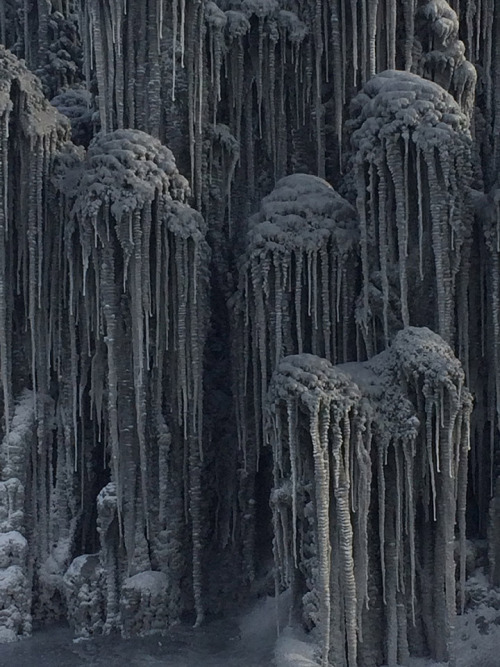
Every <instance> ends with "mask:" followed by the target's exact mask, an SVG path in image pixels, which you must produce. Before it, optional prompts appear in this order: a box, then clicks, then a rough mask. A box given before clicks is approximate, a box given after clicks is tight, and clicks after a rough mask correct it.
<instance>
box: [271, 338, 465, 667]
mask: <svg viewBox="0 0 500 667" xmlns="http://www.w3.org/2000/svg"><path fill="white" fill-rule="evenodd" d="M463 383H464V374H463V371H462V369H461V366H460V363H459V362H458V361H457V359H456V358H455V357H454V355H453V352H452V350H451V348H450V347H449V346H448V345H446V343H444V341H443V340H442V339H441V338H440V337H439V336H437V335H436V334H434V333H432V332H431V331H430V330H429V329H425V328H423V329H416V328H412V327H408V328H406V329H404V330H402V331H401V332H400V333H398V334H397V335H396V337H395V338H394V341H393V344H392V346H391V347H390V348H389V349H388V350H387V351H385V352H382V353H381V354H379V355H377V356H376V357H373V358H372V359H371V360H370V361H368V362H361V363H349V364H343V365H340V366H337V367H335V366H333V365H332V364H330V363H329V362H328V361H327V360H326V359H321V358H320V357H317V356H315V355H310V354H302V355H292V356H288V357H285V358H284V359H282V360H281V362H280V363H279V365H278V367H277V368H276V370H275V372H274V374H273V376H272V379H271V382H270V387H269V396H268V401H267V405H266V408H267V419H268V422H267V436H268V438H269V441H270V443H271V446H272V449H273V461H274V489H273V492H272V497H271V505H272V508H273V521H274V531H275V542H274V548H275V557H276V563H277V572H276V574H277V577H278V582H277V583H278V584H279V586H286V587H288V586H292V587H293V589H294V591H295V594H296V595H301V596H302V605H303V616H304V619H305V621H306V623H307V624H308V625H310V626H314V625H317V626H318V628H319V632H320V643H321V649H322V664H323V665H328V664H330V663H329V659H330V660H331V662H332V663H333V664H335V665H349V667H356V665H358V664H361V665H374V664H381V662H386V663H387V664H389V665H396V664H405V662H406V661H407V659H408V656H409V652H410V651H412V652H415V651H417V652H418V651H419V650H421V649H422V647H423V646H426V645H427V646H429V647H430V649H431V652H432V654H433V655H434V656H435V657H436V658H437V659H438V660H445V659H447V657H448V648H449V647H448V643H449V639H450V637H449V633H450V626H451V625H452V623H453V617H454V615H455V604H456V603H455V590H456V588H455V574H454V571H455V566H454V525H455V520H456V519H457V517H458V521H459V524H460V545H461V577H462V584H463V583H464V580H465V570H464V559H465V502H466V486H467V453H468V447H469V416H470V411H471V407H472V406H471V398H470V394H469V392H468V391H467V390H466V389H465V388H464V386H463ZM417 564H418V565H417ZM382 616H383V618H384V621H383V622H382V618H381V617H382ZM408 625H412V626H413V627H412V628H411V630H410V631H409V630H408V627H407V626H408ZM377 626H378V627H377Z"/></svg>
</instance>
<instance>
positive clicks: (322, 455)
mask: <svg viewBox="0 0 500 667" xmlns="http://www.w3.org/2000/svg"><path fill="white" fill-rule="evenodd" d="M325 413H326V410H325V408H324V407H323V406H321V405H320V403H319V402H318V403H316V405H315V406H314V407H313V410H312V411H311V415H310V433H311V440H312V445H313V457H314V476H315V498H316V515H317V521H318V531H317V543H318V560H319V564H318V587H319V591H320V593H319V598H320V618H321V665H322V667H327V666H328V654H329V651H330V613H331V610H330V540H329V532H330V531H329V504H330V502H329V496H330V491H329V486H330V476H329V466H328V448H327V447H328V445H327V442H324V439H323V438H322V437H321V435H323V434H324V433H325V431H326V432H327V428H326V429H325V427H324V426H323V428H322V429H321V431H320V420H326V419H328V420H329V415H328V417H327V414H325Z"/></svg>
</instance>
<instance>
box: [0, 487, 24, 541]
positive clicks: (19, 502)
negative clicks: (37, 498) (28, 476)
mask: <svg viewBox="0 0 500 667" xmlns="http://www.w3.org/2000/svg"><path fill="white" fill-rule="evenodd" d="M23 528H24V486H23V485H22V484H21V481H20V480H19V479H17V478H16V477H10V478H9V479H7V480H6V481H5V482H0V530H1V531H2V532H5V533H8V532H9V531H18V530H23Z"/></svg>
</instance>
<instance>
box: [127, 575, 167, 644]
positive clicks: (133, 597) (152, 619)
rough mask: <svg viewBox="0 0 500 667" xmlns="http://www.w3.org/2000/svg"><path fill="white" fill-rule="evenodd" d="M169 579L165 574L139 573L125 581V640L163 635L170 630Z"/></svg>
mask: <svg viewBox="0 0 500 667" xmlns="http://www.w3.org/2000/svg"><path fill="white" fill-rule="evenodd" d="M167 584H168V579H167V575H166V574H165V573H164V572H154V571H149V572H139V573H138V574H136V575H134V576H133V577H129V578H128V579H125V581H124V582H123V585H122V593H121V598H120V613H121V622H122V633H123V635H124V636H125V637H130V636H132V635H147V634H151V633H154V632H161V631H162V630H165V628H166V627H167V626H168V620H169V619H168V586H167Z"/></svg>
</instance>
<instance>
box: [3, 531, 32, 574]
mask: <svg viewBox="0 0 500 667" xmlns="http://www.w3.org/2000/svg"><path fill="white" fill-rule="evenodd" d="M27 553H28V543H27V542H26V538H25V537H24V536H23V535H21V533H19V532H18V531H17V530H11V531H9V532H8V533H0V569H2V568H7V567H10V566H11V565H18V566H19V567H21V568H23V567H26V557H27Z"/></svg>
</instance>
